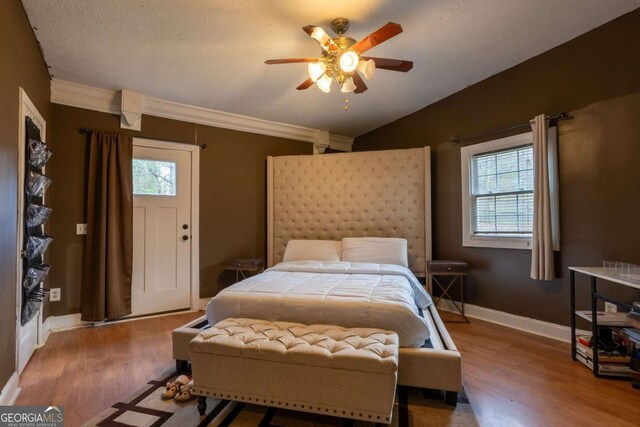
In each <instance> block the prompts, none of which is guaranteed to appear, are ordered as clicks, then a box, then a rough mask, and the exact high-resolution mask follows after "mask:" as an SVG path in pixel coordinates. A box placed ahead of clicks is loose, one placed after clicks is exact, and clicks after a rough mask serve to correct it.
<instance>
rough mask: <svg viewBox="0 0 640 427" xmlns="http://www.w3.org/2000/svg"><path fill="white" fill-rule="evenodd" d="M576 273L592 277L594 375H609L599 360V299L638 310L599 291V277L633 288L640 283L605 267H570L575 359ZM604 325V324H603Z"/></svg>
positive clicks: (572, 348)
mask: <svg viewBox="0 0 640 427" xmlns="http://www.w3.org/2000/svg"><path fill="white" fill-rule="evenodd" d="M576 273H580V274H584V275H586V276H589V277H590V278H591V316H590V317H591V318H590V319H587V320H590V321H591V336H592V341H593V375H595V376H596V377H609V376H610V375H606V374H603V373H600V372H599V361H598V327H599V326H598V300H602V301H606V302H610V303H612V304H615V305H616V306H618V307H622V308H623V309H624V310H627V311H637V308H635V307H634V306H633V305H631V304H627V303H625V302H622V301H619V300H616V299H613V298H611V297H609V296H607V295H604V294H602V293H599V292H598V289H597V279H601V280H605V281H608V282H613V283H617V284H619V285H623V286H629V287H631V288H635V289H640V283H637V282H635V281H631V280H627V279H625V278H622V277H620V276H617V275H613V274H611V273H609V272H607V271H606V270H605V268H604V267H569V275H570V283H571V357H572V358H573V360H578V359H577V357H576V316H577V315H578V314H577V312H576V279H575V276H576ZM601 326H604V325H601ZM606 326H613V327H616V326H624V325H611V324H607V325H606Z"/></svg>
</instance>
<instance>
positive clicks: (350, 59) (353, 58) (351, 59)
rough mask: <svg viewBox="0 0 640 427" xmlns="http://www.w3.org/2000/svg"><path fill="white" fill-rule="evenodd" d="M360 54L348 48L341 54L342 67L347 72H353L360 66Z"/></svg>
mask: <svg viewBox="0 0 640 427" xmlns="http://www.w3.org/2000/svg"><path fill="white" fill-rule="evenodd" d="M359 60H360V58H359V57H358V54H357V53H355V52H354V51H352V50H348V51H346V52H344V53H343V54H342V55H340V69H341V70H342V71H344V72H345V73H353V72H354V71H355V70H356V68H358V61H359Z"/></svg>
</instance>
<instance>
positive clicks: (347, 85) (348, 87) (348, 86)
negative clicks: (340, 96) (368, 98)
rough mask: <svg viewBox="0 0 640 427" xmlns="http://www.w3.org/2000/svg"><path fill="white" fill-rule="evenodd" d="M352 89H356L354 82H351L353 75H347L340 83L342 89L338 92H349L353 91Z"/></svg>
mask: <svg viewBox="0 0 640 427" xmlns="http://www.w3.org/2000/svg"><path fill="white" fill-rule="evenodd" d="M354 90H356V84H355V83H354V82H353V77H349V78H348V79H347V80H345V82H344V83H343V84H342V89H340V92H342V93H350V92H353V91H354Z"/></svg>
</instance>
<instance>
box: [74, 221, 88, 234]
mask: <svg viewBox="0 0 640 427" xmlns="http://www.w3.org/2000/svg"><path fill="white" fill-rule="evenodd" d="M76 234H77V235H80V234H87V224H76Z"/></svg>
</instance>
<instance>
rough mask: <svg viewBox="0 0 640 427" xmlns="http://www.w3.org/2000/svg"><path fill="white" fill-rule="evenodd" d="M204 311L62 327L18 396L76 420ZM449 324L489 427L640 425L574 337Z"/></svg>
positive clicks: (622, 392) (120, 391)
mask: <svg viewBox="0 0 640 427" xmlns="http://www.w3.org/2000/svg"><path fill="white" fill-rule="evenodd" d="M199 315H201V313H186V314H178V315H170V316H163V317H155V318H150V319H141V320H136V321H131V322H125V323H118V324H113V325H108V326H101V327H97V328H84V329H75V330H71V331H66V332H58V333H54V334H52V335H51V336H50V337H49V340H48V341H47V344H46V346H45V347H44V348H41V349H38V350H37V351H36V353H35V354H34V356H33V358H32V359H31V361H30V362H29V364H28V365H27V367H26V369H25V370H24V372H23V375H22V378H21V386H22V393H21V394H20V396H19V398H18V401H17V402H16V404H18V405H30V404H33V405H36V404H37V405H49V404H55V405H64V407H65V421H66V423H65V425H68V426H71V427H75V426H78V425H80V424H81V423H82V422H83V421H86V420H88V419H89V418H91V417H93V416H94V415H96V414H97V413H99V412H101V411H102V410H104V409H105V408H107V407H109V406H110V405H111V404H113V403H115V402H116V401H117V400H118V399H119V398H120V397H121V396H123V395H127V394H129V393H130V392H131V391H133V390H135V389H136V388H138V387H140V386H141V385H143V384H144V383H145V382H147V381H148V380H150V379H153V378H155V377H156V376H158V375H159V374H160V373H162V372H163V371H164V370H165V369H166V368H167V367H168V366H170V365H171V363H172V360H171V330H172V329H174V328H175V327H177V326H180V325H182V324H184V323H186V322H187V321H189V320H191V319H193V318H195V317H197V316H199ZM443 317H444V318H445V319H446V318H447V316H446V315H444V316H443ZM447 329H448V330H449V331H450V333H451V335H452V337H453V340H454V341H455V343H456V345H457V346H458V348H459V350H460V351H461V353H462V357H463V370H464V374H463V378H464V380H463V381H464V386H465V389H466V392H467V395H468V397H469V400H470V401H471V403H472V406H473V408H474V410H475V412H476V415H477V417H478V421H479V422H480V424H481V425H482V426H491V427H494V426H563V427H566V426H581V427H585V426H620V427H624V426H638V425H639V424H640V391H639V390H633V389H632V388H631V385H630V383H629V382H626V381H615V380H605V379H596V378H594V377H593V376H592V375H591V373H590V371H589V370H587V369H586V368H585V367H583V366H582V365H580V364H579V363H577V362H573V361H571V358H570V356H569V345H568V344H564V343H559V342H557V341H554V340H550V339H545V338H541V337H537V336H535V335H530V334H526V333H523V332H519V331H515V330H512V329H509V328H504V327H501V326H497V325H493V324H490V323H485V322H481V321H477V320H472V323H471V324H463V323H447Z"/></svg>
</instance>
